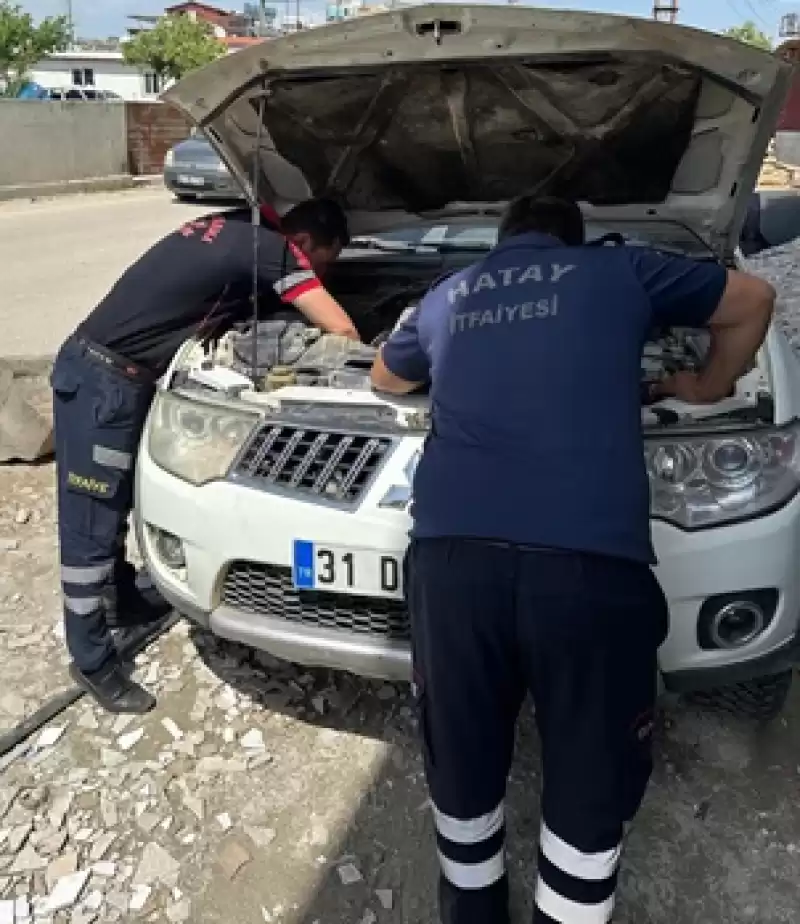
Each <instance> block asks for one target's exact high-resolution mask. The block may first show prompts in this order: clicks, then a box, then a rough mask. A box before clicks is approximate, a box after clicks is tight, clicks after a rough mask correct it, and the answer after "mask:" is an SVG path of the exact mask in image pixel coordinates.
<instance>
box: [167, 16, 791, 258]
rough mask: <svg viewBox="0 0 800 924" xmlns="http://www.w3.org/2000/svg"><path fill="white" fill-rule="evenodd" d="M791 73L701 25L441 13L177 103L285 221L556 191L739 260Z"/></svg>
mask: <svg viewBox="0 0 800 924" xmlns="http://www.w3.org/2000/svg"><path fill="white" fill-rule="evenodd" d="M790 74H791V68H790V67H789V65H787V64H785V63H784V62H783V61H781V60H780V59H779V58H777V57H775V56H774V55H772V54H770V53H767V52H763V51H759V50H757V49H755V48H753V47H751V46H748V45H744V44H742V43H740V42H737V41H734V40H732V39H727V38H723V37H721V36H719V35H715V34H712V33H708V32H702V31H699V30H696V29H689V28H685V27H681V26H671V25H664V24H661V23H656V22H653V21H650V20H644V19H635V18H630V17H623V16H612V15H605V14H598V13H584V12H571V11H564V10H544V9H534V8H525V7H504V6H477V5H465V4H440V3H436V4H428V5H425V6H417V7H410V8H405V9H402V10H396V11H392V12H387V13H378V14H375V15H370V16H364V17H361V18H358V19H355V20H353V21H350V22H346V23H337V24H334V25H330V26H322V27H319V28H315V29H309V30H307V31H305V32H300V33H297V34H294V35H290V36H285V37H283V38H279V39H275V40H271V41H267V42H264V43H261V44H258V45H255V46H253V47H251V48H248V49H245V50H243V51H239V52H236V53H235V54H232V55H229V56H227V57H224V58H222V59H220V60H218V61H216V62H215V63H213V64H210V65H208V66H207V67H204V68H202V69H200V70H198V71H195V72H193V73H191V74H189V75H188V76H187V77H185V78H184V79H183V80H182V81H180V82H179V83H178V84H177V85H175V86H174V87H173V88H171V89H170V90H169V91H167V93H165V94H164V99H165V100H166V101H167V102H169V103H171V104H172V105H175V106H177V107H178V108H180V109H182V110H183V111H184V112H185V113H186V114H187V115H188V116H189V117H190V118H191V119H193V120H194V121H195V122H196V123H197V124H198V125H199V126H201V127H202V128H203V130H204V131H205V132H206V134H207V135H208V137H209V139H210V140H211V142H212V144H213V145H214V146H215V147H216V148H217V149H218V151H219V153H220V154H221V156H222V157H223V159H224V160H225V161H226V162H227V164H228V166H229V168H230V169H231V171H232V173H233V174H234V175H235V176H236V177H237V179H238V180H239V182H240V183H241V185H242V187H243V189H244V191H245V193H246V194H247V195H248V197H249V198H250V199H251V201H253V200H254V198H255V191H256V189H257V190H258V198H260V199H261V200H262V201H263V200H268V201H271V202H272V203H273V204H274V205H275V206H276V208H277V209H278V211H279V212H282V211H284V210H285V209H287V208H289V207H290V206H291V205H292V204H293V203H295V202H297V201H300V200H301V199H304V198H307V197H308V196H309V195H311V194H314V195H321V194H325V195H329V196H333V197H335V198H337V199H338V200H339V201H340V202H341V203H342V205H343V206H344V207H345V208H346V209H347V211H348V213H349V215H350V220H351V224H352V228H353V230H354V232H356V233H368V232H370V231H377V230H385V229H386V228H388V227H391V226H393V225H394V226H396V225H398V224H401V223H406V224H408V222H409V217H410V216H419V215H429V214H431V213H438V214H448V213H449V212H452V211H459V210H463V209H464V207H465V206H468V207H470V208H476V207H477V208H481V207H486V208H489V209H495V210H496V209H497V208H498V206H500V205H502V203H504V202H505V201H507V200H508V199H510V198H512V197H513V196H515V195H518V194H519V193H521V192H524V191H527V190H532V189H536V190H538V191H539V192H541V193H542V194H549V195H563V196H569V197H572V198H575V199H578V200H580V201H581V202H582V203H586V212H587V215H588V216H590V217H597V218H601V219H607V220H618V221H625V220H633V219H638V220H641V219H642V218H646V217H651V218H658V219H661V220H669V221H678V222H681V223H683V224H685V225H687V226H688V227H689V228H691V230H692V231H694V232H695V233H696V234H698V235H699V236H700V237H702V238H703V240H705V241H706V242H707V243H708V245H709V246H710V247H711V248H712V249H713V250H714V251H715V252H717V253H718V254H720V255H725V254H729V253H731V252H732V251H733V249H734V248H735V246H736V243H737V241H738V235H739V231H740V228H741V225H742V222H743V220H744V215H745V211H746V205H747V198H748V196H749V194H750V192H751V191H752V189H753V188H754V186H755V184H756V181H757V178H758V174H759V170H760V167H761V163H762V160H763V157H764V154H765V152H766V148H767V145H768V143H769V140H770V138H771V136H772V133H773V130H774V127H775V125H776V123H777V119H778V115H779V113H780V109H781V106H782V104H783V100H784V97H785V94H786V91H787V89H788V82H789V77H790ZM261 115H263V120H262V128H261V130H260V134H261V144H260V147H261V156H260V159H259V160H260V167H261V169H260V172H259V171H258V170H257V168H256V167H255V152H256V147H257V138H258V136H259V129H258V122H259V119H260V116H261ZM257 173H258V179H257V181H256V174H257Z"/></svg>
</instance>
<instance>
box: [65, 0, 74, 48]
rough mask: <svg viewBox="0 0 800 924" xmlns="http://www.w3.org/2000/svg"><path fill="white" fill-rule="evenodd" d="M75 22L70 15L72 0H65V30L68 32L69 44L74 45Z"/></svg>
mask: <svg viewBox="0 0 800 924" xmlns="http://www.w3.org/2000/svg"><path fill="white" fill-rule="evenodd" d="M74 23H75V20H74V19H73V15H72V0H67V29H68V30H69V44H70V46H72V45H74V44H75V25H74Z"/></svg>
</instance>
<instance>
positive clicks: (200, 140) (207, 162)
mask: <svg viewBox="0 0 800 924" xmlns="http://www.w3.org/2000/svg"><path fill="white" fill-rule="evenodd" d="M164 185H165V186H166V187H167V189H169V190H170V191H171V192H173V193H175V195H176V197H177V198H178V199H180V200H181V201H185V202H191V201H194V200H197V199H224V200H233V199H241V198H242V191H241V189H240V188H239V185H238V183H237V182H236V180H235V179H234V178H233V177H232V176H231V174H230V172H229V171H228V168H227V167H226V166H225V164H224V163H223V162H222V161H221V160H220V158H219V155H218V154H217V152H216V151H215V150H214V149H213V148H212V147H211V145H210V144H209V142H208V139H207V138H206V137H205V135H202V134H193V135H192V136H191V137H189V138H187V139H186V140H185V141H181V142H179V143H178V144H176V145H175V146H174V147H173V148H171V149H170V150H169V151H168V153H167V156H166V158H165V160H164Z"/></svg>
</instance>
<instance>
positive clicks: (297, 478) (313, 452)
mask: <svg viewBox="0 0 800 924" xmlns="http://www.w3.org/2000/svg"><path fill="white" fill-rule="evenodd" d="M329 436H330V434H329V433H318V434H317V437H316V439H315V440H314V442H313V443H312V444H311V448H310V449H309V450H308V454H307V455H306V458H305V461H304V462H302V463H301V464H300V465H298V467H297V471H296V472H295V473H294V475H293V477H292V480H291V481H290V482H289V485H290V486H291V487H293V488H296V487H297V486H298V485H299V484H300V482H301V481H302V480H303V478H304V477H305V475H306V472H307V471H308V470H309V469H310V468H311V466H312V464H313V463H314V461H315V460H316V458H317V456H318V455H319V451H320V449H322V447H323V446H324V445H325V443H326V442H327V440H328V437H329Z"/></svg>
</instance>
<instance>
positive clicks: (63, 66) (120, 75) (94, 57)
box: [29, 49, 163, 100]
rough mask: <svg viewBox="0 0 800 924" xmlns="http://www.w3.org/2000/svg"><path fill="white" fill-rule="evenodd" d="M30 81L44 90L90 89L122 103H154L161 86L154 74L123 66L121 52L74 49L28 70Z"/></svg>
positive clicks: (58, 53)
mask: <svg viewBox="0 0 800 924" xmlns="http://www.w3.org/2000/svg"><path fill="white" fill-rule="evenodd" d="M29 76H30V79H31V80H33V81H34V82H35V83H38V84H39V85H40V86H42V87H46V88H47V89H61V88H64V87H76V86H77V87H93V88H94V89H96V90H110V91H111V92H112V93H116V94H117V96H121V97H122V98H123V99H125V100H154V99H156V98H157V97H158V94H159V93H160V92H161V90H162V89H163V87H161V86H160V85H159V82H158V78H157V77H156V75H155V74H154V73H142V72H141V71H139V70H138V69H137V68H135V67H131V66H130V65H128V64H126V63H125V62H124V60H123V58H122V52H121V51H90V50H86V49H76V50H72V51H61V52H56V53H54V54H52V55H49V56H48V57H47V58H45V59H44V60H42V61H40V62H39V63H38V64H37V65H36V66H35V67H34V68H32V69H31V71H30V75H29Z"/></svg>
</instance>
